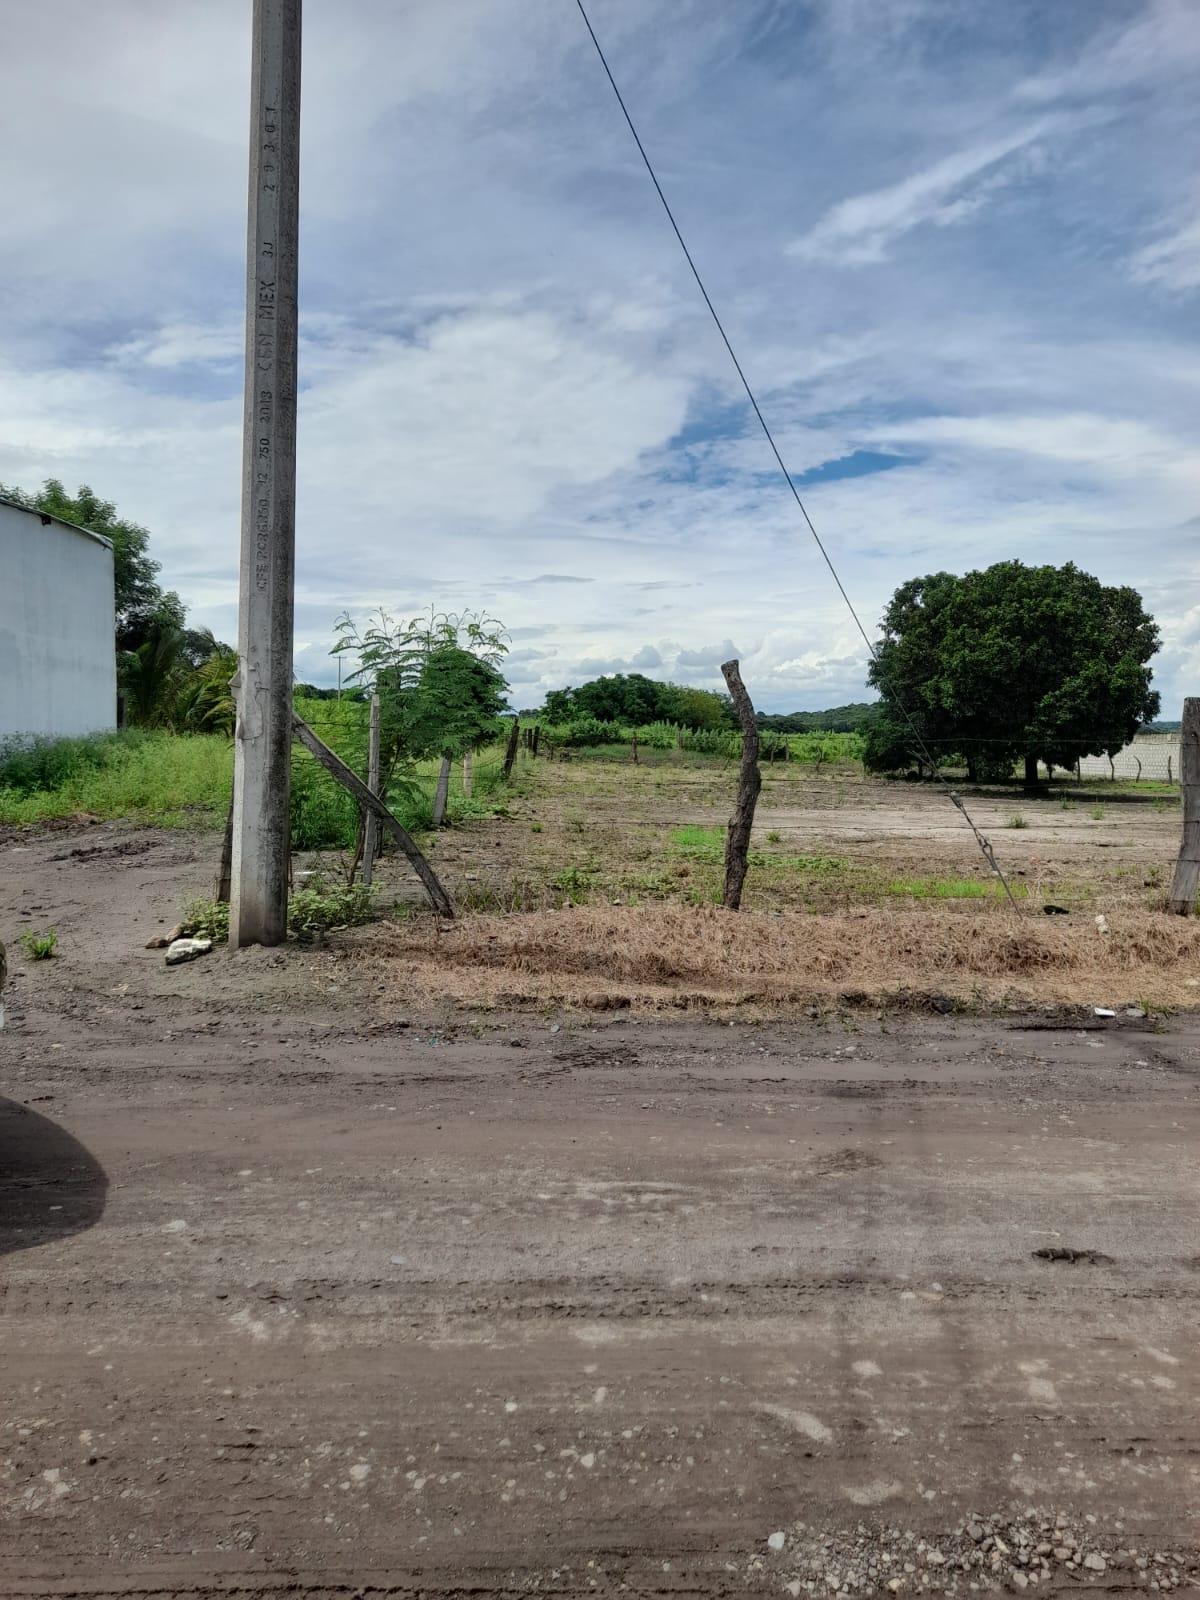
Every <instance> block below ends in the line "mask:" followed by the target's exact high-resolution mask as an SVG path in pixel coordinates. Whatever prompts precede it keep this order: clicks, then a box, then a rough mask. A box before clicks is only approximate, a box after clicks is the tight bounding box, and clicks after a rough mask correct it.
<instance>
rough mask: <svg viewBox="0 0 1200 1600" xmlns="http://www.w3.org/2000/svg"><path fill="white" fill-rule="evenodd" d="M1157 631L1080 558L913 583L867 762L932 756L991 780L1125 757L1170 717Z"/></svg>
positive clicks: (1003, 564)
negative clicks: (1141, 736)
mask: <svg viewBox="0 0 1200 1600" xmlns="http://www.w3.org/2000/svg"><path fill="white" fill-rule="evenodd" d="M1158 643H1159V632H1158V628H1157V626H1156V624H1155V622H1154V619H1153V618H1152V617H1151V616H1150V615H1149V614H1148V613H1147V612H1146V610H1145V608H1144V607H1143V605H1142V600H1141V596H1140V595H1139V594H1138V593H1137V591H1136V590H1135V589H1132V588H1128V587H1112V586H1108V585H1105V584H1102V583H1101V582H1100V581H1099V579H1097V578H1094V577H1092V576H1091V574H1090V573H1086V572H1082V571H1080V569H1079V568H1078V567H1077V566H1075V565H1074V563H1073V562H1068V563H1067V565H1066V566H1062V567H1052V566H1044V567H1028V566H1025V565H1024V564H1023V563H1022V562H1020V561H1000V562H997V563H996V564H995V565H994V566H991V567H987V568H985V569H984V570H982V571H978V572H968V573H966V574H965V575H964V576H962V577H958V576H956V575H955V574H953V573H949V572H937V573H933V574H930V575H929V576H927V577H923V578H913V579H911V580H910V581H909V582H908V583H904V584H901V586H900V588H899V589H897V590H896V593H895V594H894V595H893V597H892V600H891V603H890V605H889V606H888V608H887V611H886V612H885V613H884V618H883V637H882V639H881V640H880V641H879V644H878V647H877V649H878V654H877V658H876V660H875V661H873V662H872V664H871V667H870V670H869V673H868V676H869V678H870V681H871V683H872V684H873V685H874V686H875V687H876V688H877V689H878V690H879V693H880V716H879V720H878V723H877V724H876V726H875V728H874V729H872V731H871V732H870V733H869V735H868V739H867V750H866V758H867V762H868V765H870V766H872V767H874V768H875V769H876V770H884V771H886V770H895V768H896V767H898V766H900V765H903V764H905V763H907V762H910V761H916V762H921V761H922V759H923V753H922V751H921V749H920V743H919V741H918V740H917V738H916V737H915V735H914V733H913V727H912V724H915V725H916V728H917V729H918V730H919V733H920V739H921V741H923V742H924V744H925V745H926V746H927V748H928V749H929V751H930V752H931V754H932V755H933V756H934V758H935V759H936V760H938V761H953V760H958V759H965V760H966V761H967V763H968V765H969V766H970V768H971V769H972V770H973V771H975V772H977V773H978V774H979V775H981V776H986V775H988V774H989V773H996V772H1002V771H1011V770H1012V767H1013V764H1014V762H1017V761H1023V762H1024V765H1025V778H1026V782H1027V783H1028V784H1036V782H1037V771H1038V762H1039V761H1041V762H1044V763H1046V764H1047V765H1051V764H1053V765H1055V766H1061V767H1070V766H1073V765H1074V763H1075V761H1076V760H1077V759H1078V758H1079V757H1080V756H1083V755H1101V754H1104V753H1113V752H1115V751H1117V750H1119V749H1120V748H1121V746H1122V745H1124V744H1127V743H1128V742H1129V740H1130V739H1131V738H1132V737H1133V735H1134V733H1135V732H1136V731H1137V729H1138V727H1139V726H1140V725H1141V724H1143V723H1145V722H1147V721H1149V720H1150V719H1151V718H1152V717H1154V716H1155V715H1156V714H1157V712H1158V707H1159V697H1158V695H1157V694H1156V693H1155V692H1154V691H1153V690H1152V689H1151V687H1150V678H1151V673H1150V666H1149V662H1150V659H1151V657H1152V656H1153V655H1154V653H1155V651H1156V650H1157V649H1158Z"/></svg>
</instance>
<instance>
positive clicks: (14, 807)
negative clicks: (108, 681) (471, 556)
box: [0, 695, 504, 850]
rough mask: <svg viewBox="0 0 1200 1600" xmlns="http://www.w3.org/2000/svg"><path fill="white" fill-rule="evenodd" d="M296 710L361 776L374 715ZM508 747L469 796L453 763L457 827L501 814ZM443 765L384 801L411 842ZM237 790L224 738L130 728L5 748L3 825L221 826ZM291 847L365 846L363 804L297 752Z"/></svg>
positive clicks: (412, 778)
mask: <svg viewBox="0 0 1200 1600" xmlns="http://www.w3.org/2000/svg"><path fill="white" fill-rule="evenodd" d="M295 704H296V710H297V711H298V713H299V714H300V716H302V717H303V718H304V719H305V721H306V722H308V723H310V724H311V725H312V727H313V728H314V729H315V731H316V733H317V734H318V736H319V737H320V739H321V740H322V741H323V742H324V743H325V744H327V745H328V746H329V748H330V749H331V750H333V751H335V752H336V754H337V755H339V756H341V758H342V760H343V761H345V762H346V763H347V764H348V765H349V766H351V767H352V768H353V769H354V770H355V771H356V772H358V773H361V774H362V775H363V776H364V777H365V775H366V769H367V718H368V715H369V713H368V709H367V707H366V705H365V704H364V703H362V702H361V701H352V700H344V701H341V702H339V701H336V700H312V699H309V698H307V697H305V696H300V695H298V696H297V697H296V702H295ZM503 755H504V752H503V747H496V748H494V749H490V750H485V751H482V752H480V754H478V755H477V756H476V758H475V762H474V783H473V786H472V788H473V792H472V795H471V797H470V798H469V799H468V797H467V796H466V795H464V793H463V790H462V777H461V768H460V766H459V765H458V764H456V769H455V772H454V775H453V779H452V782H451V788H450V803H449V807H448V812H449V816H450V819H451V821H455V820H458V819H461V818H465V817H472V816H485V815H488V814H489V813H491V812H494V811H495V810H496V795H497V791H498V790H499V789H500V788H501V786H502V785H503ZM437 766H438V764H437V762H435V761H431V762H423V763H422V764H421V765H420V767H419V768H417V770H416V771H415V772H413V771H407V772H404V773H400V774H397V775H396V776H395V777H394V778H393V780H392V783H391V784H390V786H389V789H388V794H387V801H388V805H389V806H390V807H391V809H392V810H393V812H394V813H395V814H396V816H397V818H398V819H399V821H400V822H401V824H402V825H403V826H404V827H405V828H407V829H408V831H409V832H410V833H419V832H421V831H423V830H424V829H427V828H428V827H429V825H430V822H431V819H432V814H433V790H434V785H435V783H436V781H437ZM232 786H233V745H232V743H231V742H230V740H229V739H228V738H227V737H226V736H225V735H224V734H176V733H169V732H166V731H155V732H149V731H146V730H143V729H129V730H126V731H124V732H121V733H101V734H92V735H89V736H88V737H86V738H81V739H36V740H9V741H7V742H4V743H0V824H4V823H7V824H21V823H36V822H48V821H52V820H54V819H56V818H63V817H72V816H76V815H79V814H87V815H90V816H97V817H104V818H106V819H108V818H117V817H127V818H130V819H132V820H134V821H138V822H150V823H156V824H158V825H160V826H164V827H181V826H188V825H191V826H200V827H209V826H211V827H220V826H222V825H223V824H224V821H225V814H226V812H227V810H228V807H229V797H230V793H231V790H232ZM291 790H292V803H291V827H292V846H293V848H294V849H296V850H350V849H353V848H354V845H355V843H356V841H357V838H358V827H359V811H358V804H357V802H356V801H355V800H354V799H353V797H352V796H351V795H349V794H348V793H347V792H346V790H345V789H343V788H342V786H341V785H340V784H339V783H338V782H337V781H336V780H335V779H334V778H332V777H331V776H330V774H329V773H328V772H326V770H325V768H324V767H322V766H321V765H320V763H319V762H317V761H316V760H315V759H314V758H313V757H312V756H311V755H310V754H309V753H308V751H307V750H305V749H304V748H303V747H301V746H299V745H297V746H295V747H294V749H293V751H292V779H291Z"/></svg>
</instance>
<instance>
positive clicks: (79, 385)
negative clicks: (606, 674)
mask: <svg viewBox="0 0 1200 1600" xmlns="http://www.w3.org/2000/svg"><path fill="white" fill-rule="evenodd" d="M10 9H11V11H12V14H11V15H10V16H9V17H8V18H7V19H6V89H5V94H4V97H3V101H2V103H0V125H2V126H0V181H2V185H3V192H4V194H5V196H6V201H5V206H4V208H3V214H2V215H0V283H2V284H3V290H2V292H0V480H3V481H7V482H17V483H21V484H24V485H26V486H30V485H34V484H36V483H37V482H39V481H40V480H41V479H42V478H44V477H46V476H48V475H55V476H58V477H61V478H63V479H64V480H65V481H66V482H67V483H68V484H69V485H72V486H74V485H75V484H77V483H79V482H82V481H87V482H90V483H91V484H92V485H93V487H94V488H95V489H96V490H97V491H98V492H100V493H102V494H104V495H106V496H107V497H109V498H113V499H115V500H116V501H117V502H118V504H119V506H120V508H121V509H122V511H123V512H125V513H126V514H128V515H130V516H133V517H135V518H136V519H137V520H139V521H141V522H144V523H145V524H146V525H147V526H148V527H150V528H151V529H152V531H153V533H154V536H155V549H156V553H157V554H158V556H159V557H160V559H161V560H162V562H163V569H164V570H163V577H164V580H165V581H166V582H168V583H169V584H171V585H172V586H174V587H176V588H178V589H179V590H180V592H181V593H182V594H183V596H184V598H185V599H186V600H187V601H188V602H189V604H190V606H191V608H192V612H193V615H194V617H195V618H196V619H197V620H198V621H203V622H206V623H208V624H209V625H211V626H212V627H213V628H214V629H215V630H216V631H217V632H218V633H219V634H221V635H222V636H224V637H226V638H232V637H233V636H234V632H235V606H236V589H237V583H236V579H237V549H238V499H239V474H240V432H241V367H240V362H241V339H242V332H241V326H242V314H243V306H242V294H243V286H242V274H243V251H244V239H245V185H246V125H247V118H248V101H247V80H248V16H249V9H250V7H249V0H175V3H173V4H171V5H169V6H162V5H151V4H149V3H148V0H107V3H106V4H105V5H104V6H96V5H94V4H92V3H91V0H41V3H40V4H39V5H38V6H37V7H13V8H10ZM591 14H592V19H593V22H594V24H595V26H596V29H597V31H598V33H599V34H600V36H601V38H602V39H603V40H604V42H605V44H606V47H607V49H608V51H609V55H610V60H611V63H612V66H613V69H614V72H615V73H616V75H617V77H618V80H619V81H620V82H621V84H622V86H623V88H624V90H625V92H626V97H627V99H628V101H629V103H630V106H631V109H632V111H633V113H634V115H635V117H636V118H637V120H638V122H639V125H640V128H641V131H642V134H643V137H644V139H645V141H646V143H647V145H648V147H649V149H650V151H651V153H652V155H653V156H654V158H655V160H656V162H657V164H658V167H659V172H660V176H661V178H662V180H663V183H664V186H665V187H666V189H667V192H668V195H669V196H670V198H671V200H672V203H673V205H674V207H675V210H676V213H677V216H678V218H679V220H680V223H681V225H682V226H683V228H684V230H685V232H686V233H687V235H688V237H689V240H690V242H691V244H692V247H693V250H694V253H695V255H696V257H697V260H698V261H699V263H700V266H701V270H702V271H703V272H704V274H705V276H706V279H707V281H708V284H709V287H710V290H711V292H712V293H713V296H714V298H715V299H716V301H717V303H718V305H719V306H720V308H721V310H722V313H723V315H724V318H725V321H726V325H727V327H728V329H729V331H730V334H731V336H732V337H733V339H734V341H735V344H736V345H737V347H738V349H739V353H740V354H741V356H742V359H743V363H744V365H745V367H746V369H747V371H748V373H749V375H750V376H751V379H752V381H753V382H754V383H755V385H756V387H757V389H758V391H759V395H760V399H761V400H762V403H763V406H764V409H765V411H766V413H767V415H768V417H769V419H770V421H771V423H772V426H773V427H774V429H775V431H776V434H777V437H778V440H779V443H780V446H781V449H782V450H783V453H784V456H785V458H786V459H787V461H788V463H789V466H790V467H791V468H792V470H793V472H794V474H795V475H796V477H797V479H798V480H802V481H803V483H804V488H805V497H806V502H807V504H808V506H809V509H810V511H811V513H812V515H813V518H814V520H815V521H816V523H817V526H818V528H819V529H820V531H821V533H822V536H823V537H824V538H825V540H826V542H827V544H828V547H829V549H830V552H831V554H832V556H833V558H834V560H835V561H836V562H837V563H838V566H839V570H840V571H841V573H842V576H843V579H844V581H845V583H846V585H847V588H848V589H849V591H850V593H851V595H852V596H853V598H854V599H855V601H856V603H857V605H858V606H859V608H860V610H861V613H862V615H863V617H864V620H865V621H866V622H867V623H868V626H870V625H871V624H872V623H873V622H874V621H875V619H877V618H878V616H879V613H880V611H881V609H882V607H883V605H884V604H885V602H886V600H887V598H888V596H889V595H890V593H891V591H892V590H893V589H894V587H895V586H896V584H897V583H899V582H901V581H902V580H903V579H905V578H907V577H910V576H912V575H914V574H916V573H919V572H927V571H932V570H938V569H944V568H948V569H951V570H958V571H962V570H966V569H967V568H969V567H971V566H977V565H980V564H986V563H987V562H989V561H993V560H998V559H1002V558H1006V557H1011V556H1016V557H1020V558H1021V559H1024V560H1027V561H1035V560H1036V561H1055V562H1059V561H1065V560H1068V559H1073V560H1076V561H1078V562H1079V563H1080V564H1081V565H1083V566H1085V567H1087V568H1088V569H1089V570H1091V571H1094V572H1096V573H1097V574H1098V575H1099V576H1100V577H1101V578H1103V579H1104V580H1105V581H1108V582H1120V583H1131V584H1134V585H1136V586H1137V587H1138V588H1139V589H1140V590H1141V591H1142V593H1143V594H1144V596H1145V598H1146V600H1147V603H1148V604H1149V606H1150V607H1151V609H1152V610H1153V611H1154V613H1155V614H1156V616H1157V617H1158V619H1159V621H1160V623H1161V625H1162V628H1163V633H1164V649H1163V652H1162V654H1161V655H1160V657H1159V658H1158V667H1157V683H1158V686H1159V687H1160V689H1161V690H1162V691H1163V695H1164V714H1166V715H1171V714H1174V715H1177V714H1178V705H1179V700H1180V698H1181V696H1182V695H1183V694H1184V693H1189V692H1197V689H1198V686H1200V594H1198V593H1197V588H1196V581H1195V580H1196V574H1197V555H1196V550H1197V535H1198V534H1200V449H1198V446H1197V428H1196V417H1197V415H1198V413H1200V406H1198V404H1197V402H1198V401H1200V337H1198V327H1200V324H1198V320H1197V311H1198V309H1200V180H1198V179H1197V177H1196V173H1197V172H1198V171H1200V159H1198V158H1200V99H1198V97H1197V96H1196V94H1195V83H1196V77H1197V70H1198V69H1200V9H1198V8H1197V6H1196V4H1195V3H1194V0H1055V4H1053V5H1047V4H1045V0H1006V3H1005V4H1004V5H1003V6H990V5H983V4H978V5H964V4H962V3H961V0H740V3H739V4H737V5H730V4H728V3H724V0H592V3H591ZM305 32H306V39H305V47H306V53H305V77H304V97H305V104H304V153H303V161H304V165H303V175H302V209H303V241H302V249H303V266H302V284H301V293H302V327H301V338H302V349H301V381H302V394H301V399H300V451H301V465H300V481H299V510H298V576H297V629H296V666H297V671H298V673H299V674H300V675H301V676H302V677H306V678H312V679H316V680H318V681H329V680H330V678H331V677H332V676H333V673H332V671H331V668H333V663H332V661H331V660H330V659H329V657H328V654H327V652H328V649H329V645H330V643H331V642H332V625H333V621H334V618H335V617H336V616H337V615H338V613H339V612H341V611H343V610H345V609H347V608H349V609H351V610H353V611H355V612H358V613H363V612H365V611H367V610H369V609H371V608H372V607H374V606H376V605H379V604H384V605H386V606H387V607H388V608H389V609H390V610H392V611H394V612H404V611H408V610H412V611H416V610H421V609H424V608H426V607H427V606H428V605H429V604H430V602H433V603H434V604H436V605H437V606H439V607H444V608H450V609H461V608H463V607H475V608H478V607H482V608H485V609H487V610H488V611H489V612H491V613H492V614H494V615H496V616H498V617H500V618H501V619H503V621H504V622H505V623H506V624H507V625H508V627H509V629H510V631H511V633H512V636H513V651H512V656H511V669H510V677H511V679H512V681H513V684H514V690H515V698H516V699H517V701H518V703H520V704H522V705H527V704H533V703H536V702H537V700H538V698H539V697H540V694H541V693H542V692H543V691H544V690H545V689H546V688H549V687H554V686H558V685H560V684H563V683H567V682H572V681H579V679H580V678H581V677H583V676H586V675H591V674H593V673H595V672H597V671H612V670H620V669H622V668H630V667H633V668H638V669H640V670H645V671H648V672H650V673H652V674H653V675H656V676H669V677H674V678H677V679H680V680H684V681H689V682H694V683H700V684H705V685H712V686H716V685H717V684H718V683H719V676H718V673H717V666H718V663H719V662H720V661H721V660H722V659H723V658H724V657H725V656H726V655H728V654H730V653H732V652H734V651H736V652H737V653H739V654H740V656H741V658H742V662H743V675H744V676H745V678H746V681H747V683H748V684H749V685H750V688H751V691H752V693H753V694H754V695H755V698H756V700H757V702H758V703H759V704H760V705H762V706H763V707H764V708H768V709H776V710H786V709H791V708H793V707H804V706H821V705H827V704H832V703H834V702H839V701H843V700H849V699H857V698H861V697H863V695H864V693H865V690H864V684H863V668H864V656H865V652H864V649H863V646H862V642H861V640H860V639H859V638H858V636H857V634H856V632H855V630H854V628H853V624H852V623H851V622H850V619H849V617H848V616H847V615H846V614H845V611H844V608H842V605H841V601H840V599H839V598H838V596H837V594H836V591H835V590H834V589H833V586H832V583H831V581H830V579H829V577H828V574H827V573H826V572H825V570H824V568H823V566H822V564H821V562H820V559H819V557H818V555H817V553H816V551H815V550H814V549H813V547H812V545H811V542H810V541H809V540H808V537H807V534H806V533H805V530H804V529H803V527H802V526H801V525H800V524H799V520H798V517H797V514H796V510H795V507H794V505H793V504H792V503H791V501H790V499H789V498H788V496H787V494H786V490H785V489H784V488H783V486H782V484H781V482H780V481H779V479H778V478H777V477H776V476H775V475H774V472H773V467H772V462H771V459H770V457H769V455H768V453H767V450H766V446H765V444H764V442H763V441H762V439H761V438H760V437H759V436H758V435H757V434H756V432H755V430H754V427H753V426H752V425H751V423H752V419H751V418H750V416H749V414H748V411H747V408H746V407H745V405H744V404H743V403H742V399H741V395H740V391H739V388H738V386H737V381H736V377H735V376H734V374H733V373H732V372H731V370H730V369H729V366H728V360H727V357H726V356H725V353H724V351H723V349H722V348H721V346H720V344H719V341H718V340H717V338H716V335H715V333H714V331H713V329H712V328H711V325H710V324H709V323H708V322H707V318H706V313H705V312H704V310H703V306H702V305H701V304H700V303H699V302H698V299H697V296H696V293H695V289H694V286H693V285H692V283H691V280H690V277H689V276H688V274H687V269H686V265H685V264H684V263H683V261H682V259H681V258H680V257H679V255H678V252H677V247H676V246H675V243H674V240H673V238H672V237H671V235H670V233H669V231H668V229H667V226H666V223H665V220H664V219H663V217H662V215H661V213H660V212H659V210H658V209H657V201H656V200H655V198H654V195H653V192H652V190H651V189H650V187H649V184H648V180H647V179H646V177H645V174H644V172H643V170H642V169H641V167H640V163H639V161H638V157H637V153H636V150H635V149H634V148H633V146H632V143H631V141H630V139H629V136H628V132H627V130H626V129H625V127H624V125H623V123H622V121H621V120H620V116H619V113H618V110H617V108H616V105H615V103H614V102H613V100H612V98H611V92H610V90H609V89H608V86H607V84H606V83H605V81H604V79H603V77H602V75H601V73H600V69H599V66H598V63H597V62H596V60H595V57H594V55H593V54H592V53H591V45H590V43H589V41H588V39H587V37H586V34H585V33H584V32H583V30H582V24H581V23H580V21H579V18H578V14H577V12H576V10H575V7H574V4H573V0H407V3H404V0H356V3H355V4H353V5H345V4H340V3H335V0H306V17H305Z"/></svg>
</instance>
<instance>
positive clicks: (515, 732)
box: [504, 717, 521, 782]
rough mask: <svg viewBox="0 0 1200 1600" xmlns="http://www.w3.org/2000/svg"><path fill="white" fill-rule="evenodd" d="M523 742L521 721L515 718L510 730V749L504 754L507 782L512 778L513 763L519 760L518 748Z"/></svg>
mask: <svg viewBox="0 0 1200 1600" xmlns="http://www.w3.org/2000/svg"><path fill="white" fill-rule="evenodd" d="M520 742H521V719H520V717H514V718H513V720H512V727H511V728H510V729H509V730H508V748H507V750H505V752H504V779H505V782H507V781H508V779H509V778H511V777H512V769H513V762H514V761H515V760H516V759H517V747H518V745H519V744H520Z"/></svg>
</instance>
